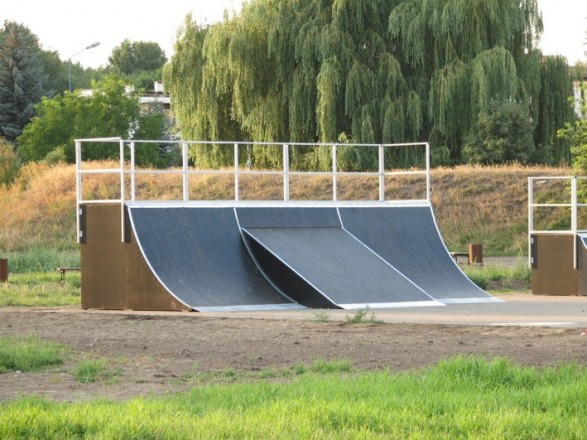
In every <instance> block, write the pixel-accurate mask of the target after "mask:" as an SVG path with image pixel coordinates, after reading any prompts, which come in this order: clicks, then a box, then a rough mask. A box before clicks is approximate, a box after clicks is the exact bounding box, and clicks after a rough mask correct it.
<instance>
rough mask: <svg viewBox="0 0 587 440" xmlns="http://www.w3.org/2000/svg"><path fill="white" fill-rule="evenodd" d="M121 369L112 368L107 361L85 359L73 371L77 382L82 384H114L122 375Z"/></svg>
mask: <svg viewBox="0 0 587 440" xmlns="http://www.w3.org/2000/svg"><path fill="white" fill-rule="evenodd" d="M121 374H122V371H121V370H120V369H114V368H111V367H110V366H109V365H108V361H107V360H106V359H84V360H82V361H80V362H79V363H78V364H77V365H76V367H75V368H74V370H73V375H74V377H75V380H77V381H78V382H80V383H91V382H107V383H112V382H113V381H115V380H116V379H117V378H118V377H119V376H120V375H121Z"/></svg>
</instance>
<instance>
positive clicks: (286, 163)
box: [283, 144, 289, 202]
mask: <svg viewBox="0 0 587 440" xmlns="http://www.w3.org/2000/svg"><path fill="white" fill-rule="evenodd" d="M283 200H284V201H285V202H287V201H288V200H289V145H288V144H283Z"/></svg>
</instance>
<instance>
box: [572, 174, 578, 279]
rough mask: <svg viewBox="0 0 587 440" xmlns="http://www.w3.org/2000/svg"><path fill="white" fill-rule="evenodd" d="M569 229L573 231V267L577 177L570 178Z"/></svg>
mask: <svg viewBox="0 0 587 440" xmlns="http://www.w3.org/2000/svg"><path fill="white" fill-rule="evenodd" d="M571 229H572V231H573V269H576V268H577V177H576V176H575V177H572V178H571Z"/></svg>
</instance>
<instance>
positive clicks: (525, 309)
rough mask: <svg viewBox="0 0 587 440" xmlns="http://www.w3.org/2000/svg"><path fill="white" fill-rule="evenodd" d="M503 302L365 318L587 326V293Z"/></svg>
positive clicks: (297, 313) (284, 315)
mask: <svg viewBox="0 0 587 440" xmlns="http://www.w3.org/2000/svg"><path fill="white" fill-rule="evenodd" d="M495 296H496V297H497V298H499V299H501V300H502V302H494V303H478V304H451V305H447V306H444V307H407V308H390V309H370V310H368V311H367V316H366V317H365V319H369V318H374V319H377V320H381V321H384V322H389V323H427V324H470V325H494V326H497V325H501V326H524V327H526V326H534V327H571V328H585V329H587V296H535V295H530V294H507V295H495ZM356 313H357V311H353V310H333V309H328V310H316V309H302V310H284V311H258V312H255V311H247V312H218V313H216V312H206V313H203V315H205V316H225V317H230V318H239V317H242V318H265V319H269V318H270V319H300V320H312V319H314V320H316V319H318V320H319V319H324V320H326V319H327V320H331V321H345V320H346V319H347V317H350V318H352V317H353V316H354V315H355V314H356Z"/></svg>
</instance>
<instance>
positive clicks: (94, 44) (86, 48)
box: [67, 41, 100, 92]
mask: <svg viewBox="0 0 587 440" xmlns="http://www.w3.org/2000/svg"><path fill="white" fill-rule="evenodd" d="M99 45H100V42H99V41H96V42H95V43H92V44H90V45H89V46H86V47H84V48H83V49H82V50H79V51H77V52H76V53H74V54H73V55H72V56H70V57H69V58H68V59H67V85H68V90H69V91H70V92H71V90H72V87H71V59H72V58H73V57H74V56H76V55H79V54H80V53H82V52H83V51H84V50H88V49H93V48H94V47H98V46H99Z"/></svg>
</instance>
